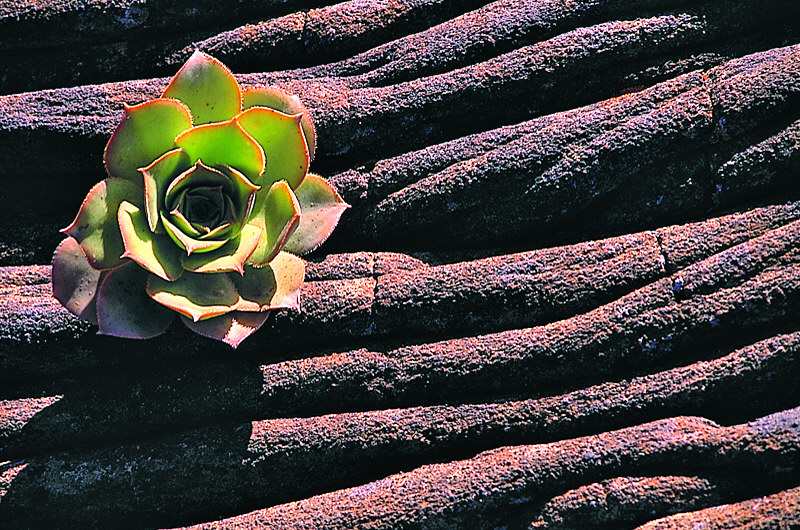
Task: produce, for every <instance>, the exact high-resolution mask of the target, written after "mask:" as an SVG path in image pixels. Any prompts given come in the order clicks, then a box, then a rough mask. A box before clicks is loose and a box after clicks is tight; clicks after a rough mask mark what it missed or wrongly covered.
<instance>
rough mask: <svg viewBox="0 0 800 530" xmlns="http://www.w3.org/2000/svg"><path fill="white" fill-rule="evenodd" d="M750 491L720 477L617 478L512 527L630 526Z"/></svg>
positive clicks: (570, 493) (560, 500) (555, 500)
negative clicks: (637, 522) (612, 524)
mask: <svg viewBox="0 0 800 530" xmlns="http://www.w3.org/2000/svg"><path fill="white" fill-rule="evenodd" d="M746 489H747V488H745V487H743V485H742V484H741V483H739V482H735V481H732V480H730V479H727V480H726V479H720V478H717V477H714V478H706V477H696V476H695V477H685V476H674V475H670V476H662V477H617V478H613V479H608V480H604V481H602V482H595V483H594V484H588V485H586V486H581V487H579V488H576V489H574V490H570V491H568V492H566V493H564V494H562V495H559V496H557V497H554V498H553V499H551V500H550V501H548V502H547V503H546V504H544V505H543V506H540V507H536V508H532V509H530V511H529V512H528V513H526V514H523V515H520V516H518V517H517V519H518V520H519V521H522V522H521V523H517V524H511V525H509V528H515V529H516V528H520V529H521V528H528V529H534V528H543V529H548V530H556V529H563V530H567V529H570V528H575V527H579V526H582V525H588V524H591V525H598V526H599V525H609V524H611V523H617V524H620V525H623V524H624V525H630V524H631V522H633V521H649V520H651V519H652V518H653V517H660V516H662V515H670V514H673V513H677V512H687V511H693V510H698V509H700V508H706V507H708V506H714V505H716V504H723V503H724V502H725V501H726V500H729V499H731V498H732V497H733V498H742V497H743V492H744V491H746Z"/></svg>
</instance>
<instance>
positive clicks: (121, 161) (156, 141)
mask: <svg viewBox="0 0 800 530" xmlns="http://www.w3.org/2000/svg"><path fill="white" fill-rule="evenodd" d="M191 126H192V117H191V115H190V114H189V109H188V108H186V106H185V105H184V104H183V103H181V102H180V101H177V100H175V99H154V100H151V101H146V102H144V103H142V104H141V105H136V106H133V107H129V106H127V105H125V115H124V116H123V118H122V122H120V124H119V125H118V126H117V128H116V130H115V131H114V134H112V135H111V139H110V140H109V141H108V144H107V145H106V150H105V153H104V155H103V160H104V162H105V165H106V170H107V171H108V174H109V175H111V176H112V177H119V178H124V179H128V180H129V181H131V182H132V183H134V184H137V185H138V184H139V183H141V181H142V180H141V176H140V175H139V171H138V170H139V168H142V167H145V166H148V165H150V164H151V163H152V162H153V161H154V160H155V159H156V158H158V157H160V156H161V155H163V154H164V153H166V152H167V151H169V150H171V149H172V148H173V143H174V142H175V138H176V137H177V136H178V135H179V134H180V133H182V132H183V131H185V130H186V129H188V128H189V127H191Z"/></svg>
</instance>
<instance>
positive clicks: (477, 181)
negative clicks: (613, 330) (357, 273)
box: [0, 47, 800, 264]
mask: <svg viewBox="0 0 800 530" xmlns="http://www.w3.org/2000/svg"><path fill="white" fill-rule="evenodd" d="M797 53H798V52H797V49H796V48H793V47H789V48H783V49H779V50H772V51H771V52H769V53H763V54H757V55H756V56H752V57H748V58H744V59H740V60H736V61H733V62H732V63H731V68H730V71H728V70H726V68H727V67H725V66H723V67H720V68H719V69H716V70H713V71H712V72H711V73H710V75H711V76H712V77H713V78H715V79H717V80H719V83H720V88H719V90H717V89H715V88H714V86H713V85H712V86H711V87H710V89H707V87H708V82H707V81H706V80H705V79H704V78H703V77H702V76H701V75H700V74H690V75H687V76H684V77H680V78H678V79H675V80H671V81H668V82H665V83H662V84H660V85H657V86H655V87H653V88H652V89H648V90H644V91H642V92H639V93H637V94H633V95H628V96H624V97H621V98H615V99H612V100H608V101H605V102H601V103H598V104H595V105H591V106H589V107H586V108H582V109H576V110H573V111H568V112H565V113H562V114H555V115H550V116H546V117H543V118H539V119H535V120H532V121H529V122H523V123H521V124H519V125H516V126H509V127H505V128H501V129H497V130H493V131H489V132H486V133H481V134H478V135H473V136H467V137H464V138H461V139H458V140H455V141H451V142H448V143H445V144H439V145H434V146H431V147H428V148H425V149H423V150H420V151H416V152H410V153H407V154H405V155H401V156H398V157H394V158H388V159H386V160H383V161H380V162H378V163H377V164H376V165H375V166H374V167H373V168H371V169H370V170H369V171H365V170H363V169H359V170H348V171H345V172H342V173H338V174H334V175H332V176H330V178H331V180H332V181H333V182H334V183H335V184H336V185H337V186H338V187H339V189H341V190H342V193H343V195H344V196H345V198H346V200H348V201H349V202H350V203H351V204H353V205H354V208H352V209H351V210H350V211H348V212H347V215H345V217H344V219H343V222H342V229H341V230H339V231H338V232H337V233H336V234H334V238H333V240H332V241H331V242H330V243H331V244H332V245H333V248H335V247H336V246H337V245H338V246H339V247H351V248H352V247H354V246H356V245H363V244H364V242H365V241H367V242H369V241H375V242H380V243H379V244H382V245H386V244H387V242H391V241H392V240H395V241H397V235H396V234H398V233H402V234H403V240H404V241H406V240H408V238H409V236H410V235H411V234H413V233H414V232H415V231H416V232H417V235H418V236H419V237H417V238H415V239H416V240H417V241H418V243H417V244H425V242H427V244H431V243H430V242H431V241H432V240H433V241H436V240H439V241H440V242H442V240H444V243H445V244H447V245H451V246H452V245H459V246H463V245H465V244H467V242H469V241H478V242H479V243H480V244H482V245H483V244H486V242H487V241H493V242H494V244H495V245H496V244H498V240H497V237H496V235H497V234H498V231H499V232H500V233H501V235H502V236H503V241H505V244H506V245H508V244H516V245H518V246H523V247H524V246H525V244H526V243H524V241H526V240H527V241H528V243H527V244H528V245H531V244H535V243H537V241H538V244H542V243H544V244H547V243H550V244H553V243H555V244H559V243H563V242H564V241H565V240H567V241H568V240H570V239H574V237H575V236H574V234H580V233H586V232H587V231H588V232H590V233H593V234H594V235H595V236H598V237H603V236H604V235H607V234H608V233H609V232H610V233H620V232H625V231H627V230H628V229H630V228H631V227H634V226H639V227H641V228H646V227H654V226H658V225H659V224H661V225H663V224H668V223H673V222H680V221H681V220H682V219H685V218H687V217H699V216H703V213H704V212H706V211H708V210H714V209H718V208H720V207H725V208H730V207H733V206H735V205H736V204H737V203H738V202H742V201H745V202H746V201H747V200H748V199H750V200H752V197H754V196H756V197H761V196H764V197H765V198H768V197H767V196H769V195H770V194H772V197H771V200H772V201H774V200H776V199H777V200H785V199H786V198H787V196H792V197H796V196H797V194H798V190H797V189H796V188H797V186H796V185H794V184H792V182H793V179H791V176H792V174H793V171H794V168H796V166H797V163H798V162H797V161H798V160H800V157H799V156H798V153H800V149H798V147H797V146H798V145H800V144H799V143H798V131H797V127H796V125H795V124H790V126H789V127H786V128H783V127H781V126H779V127H778V130H777V131H774V132H765V133H764V132H761V133H759V132H758V131H759V129H758V127H761V130H763V129H764V128H765V127H766V130H767V131H769V130H770V128H771V127H772V128H774V126H773V125H771V124H772V123H774V122H775V121H776V120H779V119H785V118H780V117H782V116H786V115H789V116H792V115H795V114H796V113H797V101H796V99H797V96H796V94H797V91H798V88H797V87H798V83H800V81H798V79H800V73H798V71H797V69H796V67H795V66H796V64H800V61H798V60H797ZM726 72H727V73H726ZM130 86H133V85H130ZM64 93H65V92H64V91H60V92H58V93H51V94H50V95H56V96H57V95H58V94H61V95H63V94H64ZM727 93H739V94H742V98H741V99H742V101H743V102H739V101H737V102H736V103H735V104H734V103H729V102H730V101H732V100H733V96H726V95H725V94H727ZM712 94H716V95H714V96H713V97H714V101H716V103H714V101H711V99H710V98H711V95H712ZM50 95H47V94H46V93H39V96H41V97H43V98H44V99H42V100H41V101H40V102H39V103H38V104H34V103H33V102H32V101H30V100H29V99H28V98H29V97H33V96H34V95H24V96H14V97H9V98H6V103H11V102H12V101H16V103H14V105H18V106H19V109H20V110H19V111H17V114H13V113H12V114H11V115H10V117H9V118H7V122H8V123H13V122H18V123H19V122H20V121H21V120H22V115H21V108H22V106H23V105H34V106H36V105H46V106H47V107H48V108H51V106H52V105H56V106H58V105H63V104H64V102H63V101H62V102H61V103H58V102H57V101H54V100H52V99H50ZM45 96H47V97H45ZM73 96H75V97H77V96H78V94H74V95H73ZM37 97H38V96H37ZM59 97H60V96H59ZM103 97H107V96H102V95H101V94H99V93H94V94H93V95H92V96H91V98H92V100H94V101H96V100H98V99H102V98H103ZM13 98H17V100H14V99H13ZM115 98H116V99H115V100H118V103H117V104H120V105H121V102H122V101H123V100H124V99H125V97H124V95H122V96H115ZM682 105H685V106H686V108H684V107H682ZM689 105H695V109H694V111H692V112H693V114H692V113H688V114H687V111H688V110H689V109H691V107H690V106H689ZM725 105H732V107H731V109H732V110H731V112H730V116H728V113H726V111H724V109H725ZM71 106H72V104H68V105H67V106H66V107H64V108H62V111H59V112H64V111H66V112H67V113H69V112H70V111H69V108H71ZM711 107H714V108H716V109H717V110H715V111H714V113H716V116H717V118H712V117H711V116H710V113H711V112H712V111H711ZM94 110H96V111H99V110H100V108H96V109H94ZM25 115H26V116H27V114H25ZM14 116H17V118H19V119H17V118H14ZM99 119H100V118H99V117H98V116H97V115H93V116H86V117H84V118H81V119H76V118H71V119H67V117H66V116H64V118H58V119H56V118H55V117H54V116H51V118H49V119H48V120H50V125H46V126H45V127H44V129H42V130H41V132H45V131H47V130H50V131H51V132H50V133H48V134H52V129H50V127H55V126H56V124H57V123H59V122H61V125H58V127H59V128H60V127H64V126H65V125H67V126H68V127H67V129H65V130H64V132H65V133H67V134H69V135H70V136H74V132H75V131H73V132H67V131H68V130H69V128H70V127H72V126H76V125H80V124H83V125H80V126H81V127H83V126H88V125H89V124H91V123H94V124H95V125H97V120H99ZM102 119H103V120H104V121H103V123H107V124H108V125H109V126H113V125H112V124H113V118H112V117H111V116H109V117H108V118H102ZM25 120H30V118H29V117H28V118H25ZM40 121H41V120H40ZM69 122H72V125H69ZM712 122H713V123H712ZM737 123H738V124H739V125H737ZM32 124H33V121H28V125H26V126H25V127H27V126H29V125H32ZM720 124H722V125H720ZM759 124H761V125H759ZM658 127H661V129H660V130H661V131H662V132H661V133H659V132H658V131H659V129H658ZM669 127H674V128H673V129H669ZM712 127H713V128H712ZM748 127H749V128H748ZM753 128H756V131H755V132H752V131H753ZM24 130H25V129H24V128H23V129H17V133H22V132H23V131H24ZM712 131H713V132H712ZM17 133H13V131H12V130H10V129H7V130H6V134H11V135H12V136H13V134H17ZM31 133H33V130H28V133H25V134H26V135H27V134H31ZM737 134H738V135H744V136H745V137H748V140H751V138H749V135H752V134H755V135H756V137H757V138H756V140H755V142H756V145H755V146H750V145H749V144H747V143H745V144H744V146H741V145H738V144H737V145H734V144H735V139H736V138H741V136H738V137H737V136H736V135H737ZM0 135H2V133H0ZM684 135H689V136H691V135H695V136H694V138H692V139H690V138H686V137H684ZM765 136H766V139H764V137H765ZM714 138H719V139H724V138H728V139H729V141H725V140H723V141H722V143H719V142H718V140H714ZM55 139H56V138H55V137H53V138H51V140H55ZM621 139H624V141H621ZM730 139H733V140H730ZM26 141H28V142H32V143H33V144H34V145H33V150H34V151H36V150H37V148H36V143H37V142H36V141H35V140H34V139H33V138H31V137H27V138H26ZM608 142H611V144H610V145H612V146H615V147H611V148H606V147H604V146H607V145H608ZM614 142H617V143H616V144H614ZM687 146H688V148H687ZM703 146H706V147H705V148H702V147H703ZM39 147H41V148H44V146H42V145H40V146H39ZM50 147H51V148H52V149H49V151H52V150H53V149H54V150H55V152H56V153H57V156H58V157H59V162H58V165H59V167H64V166H66V167H67V168H69V167H70V162H69V159H70V158H75V157H76V155H78V154H79V153H80V152H82V151H81V150H79V151H78V152H77V153H76V152H71V153H69V154H68V153H66V152H64V151H63V147H62V148H57V147H53V146H50ZM698 147H701V149H698ZM100 149H101V147H100V145H98V146H97V152H99V150H100ZM681 149H682V150H683V154H682V156H681V157H678V158H677V160H679V161H678V162H675V161H674V160H676V157H675V153H676V150H681ZM687 153H688V156H687ZM17 154H19V151H18V150H14V158H13V161H9V162H10V165H11V168H10V169H9V170H11V169H16V170H17V172H21V173H29V172H30V171H34V169H33V168H31V167H28V166H27V165H26V164H24V163H23V164H22V166H20V163H21V162H20V159H19V157H17V156H16V155H17ZM8 156H11V154H10V153H8ZM46 156H47V155H46V154H43V157H44V158H46ZM62 157H65V158H63V159H62ZM22 158H23V159H24V157H22ZM40 158H42V157H40ZM77 159H80V160H81V162H80V163H81V164H85V163H86V160H87V157H82V156H80V157H77V158H76V160H77ZM62 162H63V163H62ZM44 163H45V164H46V163H47V161H46V160H45V161H44ZM15 166H16V167H15ZM528 166H529V167H528ZM35 167H37V168H41V167H43V166H42V165H41V161H40V162H37V163H36V166H35ZM525 167H528V169H527V170H525V169H524V168H525ZM665 168H666V170H665ZM670 168H671V169H670ZM35 171H41V169H36V170H35ZM90 173H91V172H90ZM656 176H658V177H659V178H655V177H656ZM756 176H757V177H756ZM754 177H755V178H754ZM48 178H49V179H51V178H52V175H51V177H48ZM97 178H98V179H99V178H100V177H99V176H98V177H97ZM12 182H16V181H12ZM59 182H60V184H54V186H55V187H56V188H57V187H58V186H64V187H65V189H64V190H60V191H62V192H63V193H56V192H54V193H53V194H48V197H49V199H48V197H45V198H43V200H42V201H40V202H39V203H37V204H38V205H37V208H36V209H31V208H30V207H29V206H28V203H29V202H30V193H28V189H27V188H26V187H24V186H21V185H19V183H18V184H17V185H11V186H9V187H8V188H7V190H6V191H7V193H6V194H5V195H4V199H3V200H4V201H5V202H6V203H8V204H6V208H5V209H4V211H5V214H3V215H7V216H8V215H13V212H14V211H15V210H20V209H24V210H25V211H26V212H28V213H27V214H25V215H31V212H34V213H36V212H38V213H37V214H36V215H38V216H39V217H40V218H41V216H42V215H44V214H47V212H53V211H62V210H64V207H65V205H67V204H69V203H70V202H71V201H70V200H65V198H66V197H70V196H74V197H73V199H74V202H75V203H76V204H77V203H79V202H80V200H81V199H82V197H83V190H82V188H80V186H78V185H76V184H75V183H74V182H70V180H69V179H60V180H59ZM498 182H502V183H503V185H502V186H499V185H498ZM453 183H459V184H463V186H461V187H456V186H454V184H453ZM90 184H91V183H89V182H87V184H86V185H87V188H88V186H89V185H90ZM509 186H516V187H518V188H519V190H518V191H517V193H510V192H509V191H507V190H509ZM67 188H68V189H67ZM776 195H777V196H776ZM768 199H769V198H768ZM0 202H2V201H0ZM428 204H433V205H438V206H435V207H431V208H427V209H425V206H426V205H428ZM442 204H444V206H442ZM501 205H502V209H501V208H500V206H501ZM525 205H527V207H523V206H525ZM715 205H716V206H715ZM20 215H21V214H20ZM70 215H72V214H71V213H64V214H63V216H62V220H61V221H60V222H58V224H56V225H55V226H53V225H50V224H48V223H44V224H42V223H41V221H40V220H36V219H34V220H33V221H32V224H31V223H29V221H28V220H27V219H26V220H25V221H20V220H17V221H10V222H8V223H6V224H4V226H3V228H2V229H1V230H0V236H1V237H2V239H3V243H2V244H0V254H4V256H0V257H2V258H3V259H4V263H7V264H18V263H21V261H20V260H24V259H26V258H27V257H30V256H33V257H34V259H35V261H37V262H39V263H46V262H48V261H49V259H50V252H51V249H52V247H54V246H55V245H56V244H57V243H58V240H59V236H58V235H57V234H56V231H55V228H57V227H60V226H63V225H65V224H67V223H68V221H69V216H70ZM513 215H517V216H518V217H516V219H518V221H517V222H515V223H514V227H515V229H513V230H510V227H509V226H508V224H507V223H503V222H501V221H500V220H499V218H500V217H501V216H502V217H506V218H508V217H513ZM584 215H591V216H592V217H593V218H594V222H593V223H591V224H589V225H587V224H586V223H582V222H581V218H582V216H584ZM384 219H386V221H384ZM453 219H459V220H460V222H459V223H455V222H452V220H453ZM398 226H400V227H403V228H404V230H402V231H398V230H396V229H395V228H396V227H398ZM448 227H459V229H458V231H457V232H454V231H453V229H452V228H451V229H449V230H448ZM467 228H469V229H467ZM420 232H424V237H422V236H421V235H420ZM490 234H495V235H493V236H491V237H489V235H490ZM520 239H521V241H520ZM389 244H392V243H389ZM394 244H395V245H396V243H394ZM362 248H363V247H362ZM528 248H530V247H528ZM22 262H23V263H24V261H22Z"/></svg>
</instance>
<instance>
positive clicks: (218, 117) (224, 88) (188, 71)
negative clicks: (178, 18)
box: [161, 51, 242, 125]
mask: <svg viewBox="0 0 800 530" xmlns="http://www.w3.org/2000/svg"><path fill="white" fill-rule="evenodd" d="M161 97H162V98H175V99H179V100H181V101H182V102H183V103H184V104H186V106H187V107H189V110H191V112H192V117H193V118H194V124H195V125H200V124H203V123H211V122H216V121H225V120H229V119H231V118H233V117H234V116H235V115H236V114H238V113H239V110H240V109H241V106H242V95H241V92H240V91H239V83H237V82H236V78H235V77H233V74H232V73H231V71H230V70H228V68H227V67H226V66H225V65H224V64H222V63H221V62H219V61H218V60H216V59H214V58H213V57H211V56H209V55H206V54H205V53H203V52H201V51H195V52H194V54H192V56H191V57H190V58H189V60H188V61H186V64H184V65H183V67H182V68H181V69H180V70H179V71H178V73H177V74H175V77H173V78H172V81H170V83H169V86H168V87H167V88H166V90H164V94H162V96H161Z"/></svg>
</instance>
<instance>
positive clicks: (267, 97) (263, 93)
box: [242, 87, 317, 159]
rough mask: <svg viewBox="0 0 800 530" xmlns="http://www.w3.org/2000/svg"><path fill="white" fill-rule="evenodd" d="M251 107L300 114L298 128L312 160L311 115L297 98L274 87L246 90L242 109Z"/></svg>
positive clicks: (243, 95)
mask: <svg viewBox="0 0 800 530" xmlns="http://www.w3.org/2000/svg"><path fill="white" fill-rule="evenodd" d="M251 107H267V108H270V109H275V110H279V111H281V112H283V113H284V114H302V115H303V118H302V119H301V120H300V126H301V127H302V128H303V134H304V135H305V137H306V144H307V145H308V154H309V158H312V159H313V158H314V151H315V149H316V145H317V134H316V132H315V131H314V123H313V122H312V121H311V114H310V113H309V112H308V110H306V108H305V106H304V105H303V103H302V102H301V101H300V98H299V97H297V96H295V95H294V94H289V93H288V92H284V91H283V90H281V89H280V88H275V87H254V88H246V89H245V90H244V91H243V92H242V108H243V109H244V110H247V109H249V108H251Z"/></svg>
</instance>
